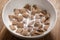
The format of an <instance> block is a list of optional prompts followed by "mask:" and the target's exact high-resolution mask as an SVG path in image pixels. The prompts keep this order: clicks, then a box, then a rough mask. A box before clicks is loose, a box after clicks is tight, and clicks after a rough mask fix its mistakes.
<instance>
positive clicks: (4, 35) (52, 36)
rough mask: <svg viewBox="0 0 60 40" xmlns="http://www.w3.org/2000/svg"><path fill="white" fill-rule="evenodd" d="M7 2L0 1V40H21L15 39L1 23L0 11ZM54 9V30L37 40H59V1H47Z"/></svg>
mask: <svg viewBox="0 0 60 40" xmlns="http://www.w3.org/2000/svg"><path fill="white" fill-rule="evenodd" d="M7 1H8V0H0V40H22V39H18V38H17V37H15V36H13V35H12V34H11V33H10V32H9V31H8V30H7V29H6V28H5V25H4V24H3V21H2V16H1V15H2V9H3V7H4V5H5V3H6V2H7ZM49 1H50V2H51V3H52V4H53V5H54V7H55V8H56V11H57V22H56V25H55V27H54V29H53V30H52V31H51V32H50V33H49V34H47V35H46V36H44V37H42V38H40V39H39V40H60V31H59V30H60V25H59V24H60V6H59V4H60V0H49Z"/></svg>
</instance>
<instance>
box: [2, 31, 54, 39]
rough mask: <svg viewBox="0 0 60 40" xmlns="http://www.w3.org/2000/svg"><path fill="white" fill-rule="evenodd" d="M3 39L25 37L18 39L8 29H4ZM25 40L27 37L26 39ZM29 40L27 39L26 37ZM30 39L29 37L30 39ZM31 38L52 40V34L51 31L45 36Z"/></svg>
mask: <svg viewBox="0 0 60 40" xmlns="http://www.w3.org/2000/svg"><path fill="white" fill-rule="evenodd" d="M3 40H25V39H19V38H17V37H15V36H14V35H12V34H11V33H10V32H9V31H8V30H7V31H6V33H5V35H4V37H3ZM26 40H27V39H26ZM28 40H29V39H28ZM30 40H31V39H30ZM32 40H53V36H52V34H51V33H49V34H47V35H46V36H44V37H42V38H40V39H32Z"/></svg>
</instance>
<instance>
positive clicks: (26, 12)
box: [9, 4, 50, 36]
mask: <svg viewBox="0 0 60 40" xmlns="http://www.w3.org/2000/svg"><path fill="white" fill-rule="evenodd" d="M13 12H14V14H13V15H9V19H10V21H11V23H12V24H11V25H10V29H11V30H12V31H14V30H15V32H16V33H18V34H20V35H23V36H36V35H41V34H43V33H44V32H45V31H47V30H48V27H49V25H50V14H49V13H48V12H47V11H46V10H42V9H40V8H38V7H37V5H32V6H31V5H29V4H26V5H25V6H24V7H23V8H22V9H17V8H15V9H14V10H13Z"/></svg>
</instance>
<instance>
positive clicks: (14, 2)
mask: <svg viewBox="0 0 60 40" xmlns="http://www.w3.org/2000/svg"><path fill="white" fill-rule="evenodd" d="M26 4H30V5H33V4H36V5H37V6H38V7H40V8H42V9H46V10H47V11H48V12H49V13H50V15H51V17H50V26H49V28H48V31H46V32H45V33H44V34H42V35H39V36H36V37H41V36H43V35H45V34H47V33H48V32H50V30H51V29H52V28H53V27H54V25H55V21H56V12H55V9H54V8H53V6H52V5H51V4H50V3H49V2H48V1H46V0H11V1H9V2H8V3H7V4H6V5H5V7H4V9H3V14H2V18H3V22H4V24H5V25H6V27H7V29H8V30H9V31H11V32H12V30H10V28H9V25H10V24H11V22H10V20H9V17H8V15H12V14H13V9H14V8H22V7H23V6H24V5H26ZM12 33H14V34H16V33H15V32H12ZM16 35H18V34H16ZM23 37H24V36H23Z"/></svg>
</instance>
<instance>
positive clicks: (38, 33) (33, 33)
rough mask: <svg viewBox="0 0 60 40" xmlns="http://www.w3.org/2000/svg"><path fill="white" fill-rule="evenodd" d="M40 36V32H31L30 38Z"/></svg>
mask: <svg viewBox="0 0 60 40" xmlns="http://www.w3.org/2000/svg"><path fill="white" fill-rule="evenodd" d="M40 34H42V32H38V31H35V30H34V31H32V32H31V36H36V35H40Z"/></svg>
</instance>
